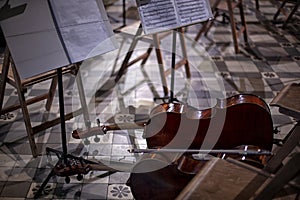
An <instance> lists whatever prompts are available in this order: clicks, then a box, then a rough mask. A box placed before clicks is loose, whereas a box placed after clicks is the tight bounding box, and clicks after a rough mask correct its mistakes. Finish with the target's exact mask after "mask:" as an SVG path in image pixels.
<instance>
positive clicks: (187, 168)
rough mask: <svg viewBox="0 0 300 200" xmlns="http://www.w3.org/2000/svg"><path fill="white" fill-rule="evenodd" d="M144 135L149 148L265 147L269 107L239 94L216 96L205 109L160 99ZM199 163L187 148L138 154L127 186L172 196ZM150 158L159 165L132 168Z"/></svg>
mask: <svg viewBox="0 0 300 200" xmlns="http://www.w3.org/2000/svg"><path fill="white" fill-rule="evenodd" d="M144 138H145V139H146V142H147V147H148V148H149V149H160V148H166V149H168V148H169V149H209V148H210V149H235V148H237V147H238V146H242V145H250V146H253V147H257V148H258V149H264V150H269V151H271V149H272V144H273V123H272V118H271V114H270V110H269V107H268V105H267V104H266V103H265V102H264V101H263V100H262V99H261V98H259V97H257V96H255V95H249V94H239V95H235V96H232V97H229V98H227V99H224V100H218V102H217V104H216V106H215V107H213V108H209V109H205V110H197V109H195V108H192V107H188V106H186V105H182V104H178V103H165V104H161V105H159V106H157V107H155V108H154V109H153V110H152V112H151V113H150V120H149V121H148V123H147V125H146V126H145V131H144ZM254 159H256V158H255V157H254V158H253V160H254ZM250 160H251V159H250ZM205 162H206V161H204V160H195V159H193V158H192V156H191V155H190V154H187V153H183V154H181V155H174V157H172V159H169V158H168V159H166V157H165V156H162V155H160V154H159V153H158V154H155V153H150V154H144V155H142V156H141V159H140V160H139V161H138V162H137V163H136V166H135V167H134V169H133V172H132V173H131V175H130V177H129V180H128V185H129V186H130V187H131V190H132V193H133V195H134V198H135V199H174V198H176V196H177V195H178V194H179V193H180V191H181V190H182V189H183V188H184V186H185V185H186V184H187V183H188V182H189V181H190V180H191V179H192V178H193V176H194V175H195V174H196V173H197V172H198V171H199V170H201V168H202V167H203V166H204V165H205ZM257 162H260V160H259V161H257V160H255V163H257ZM153 163H157V164H158V163H160V164H164V165H162V167H160V168H159V169H157V170H149V171H144V172H143V171H139V170H135V169H145V168H147V166H149V165H153ZM248 163H252V161H251V162H248ZM262 164H263V163H262ZM137 171H138V172H137Z"/></svg>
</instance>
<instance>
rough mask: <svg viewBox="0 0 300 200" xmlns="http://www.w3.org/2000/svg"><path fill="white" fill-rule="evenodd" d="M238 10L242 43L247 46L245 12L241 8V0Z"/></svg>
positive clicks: (241, 0)
mask: <svg viewBox="0 0 300 200" xmlns="http://www.w3.org/2000/svg"><path fill="white" fill-rule="evenodd" d="M239 10H240V16H241V24H242V32H243V36H244V43H245V45H246V46H249V42H248V29H247V23H246V19H245V13H244V8H243V0H239Z"/></svg>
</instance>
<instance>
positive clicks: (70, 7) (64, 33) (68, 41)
mask: <svg viewBox="0 0 300 200" xmlns="http://www.w3.org/2000/svg"><path fill="white" fill-rule="evenodd" d="M50 4H51V7H52V10H53V14H54V17H55V19H56V23H57V26H58V28H59V32H60V34H61V37H62V39H63V42H64V45H65V48H66V51H67V54H68V56H69V59H70V61H71V63H76V62H78V61H82V60H84V59H87V58H90V57H93V56H95V54H96V55H100V54H103V53H106V52H108V51H111V50H114V49H116V48H117V43H116V42H115V41H114V38H113V35H114V34H113V31H112V29H111V27H110V23H109V19H108V17H107V15H106V12H105V8H104V5H103V3H102V1H101V0H85V1H82V0H72V1H70V0H69V1H68V0H50ZM104 43H105V45H104ZM99 47H102V48H99ZM96 49H98V50H97V51H98V53H96ZM91 52H93V53H91Z"/></svg>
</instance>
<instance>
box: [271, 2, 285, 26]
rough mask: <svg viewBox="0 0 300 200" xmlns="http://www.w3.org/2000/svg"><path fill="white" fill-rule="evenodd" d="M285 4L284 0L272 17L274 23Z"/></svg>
mask: <svg viewBox="0 0 300 200" xmlns="http://www.w3.org/2000/svg"><path fill="white" fill-rule="evenodd" d="M286 3H287V0H284V1H283V2H282V4H281V5H280V7H279V8H278V10H277V12H276V13H275V15H274V16H273V20H274V21H275V20H276V19H277V17H278V16H279V14H280V13H281V12H282V9H283V7H284V6H285V4H286Z"/></svg>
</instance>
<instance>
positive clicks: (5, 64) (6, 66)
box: [0, 47, 10, 114]
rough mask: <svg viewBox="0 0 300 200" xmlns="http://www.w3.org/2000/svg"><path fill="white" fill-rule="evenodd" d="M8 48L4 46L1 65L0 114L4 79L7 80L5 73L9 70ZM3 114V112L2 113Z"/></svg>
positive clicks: (4, 85)
mask: <svg viewBox="0 0 300 200" xmlns="http://www.w3.org/2000/svg"><path fill="white" fill-rule="evenodd" d="M9 56H10V55H9V50H8V48H7V47H6V49H5V52H4V60H3V65H2V72H1V76H0V114H1V110H2V106H3V99H4V95H5V87H6V80H7V75H8V70H9ZM3 114H4V113H3Z"/></svg>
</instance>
